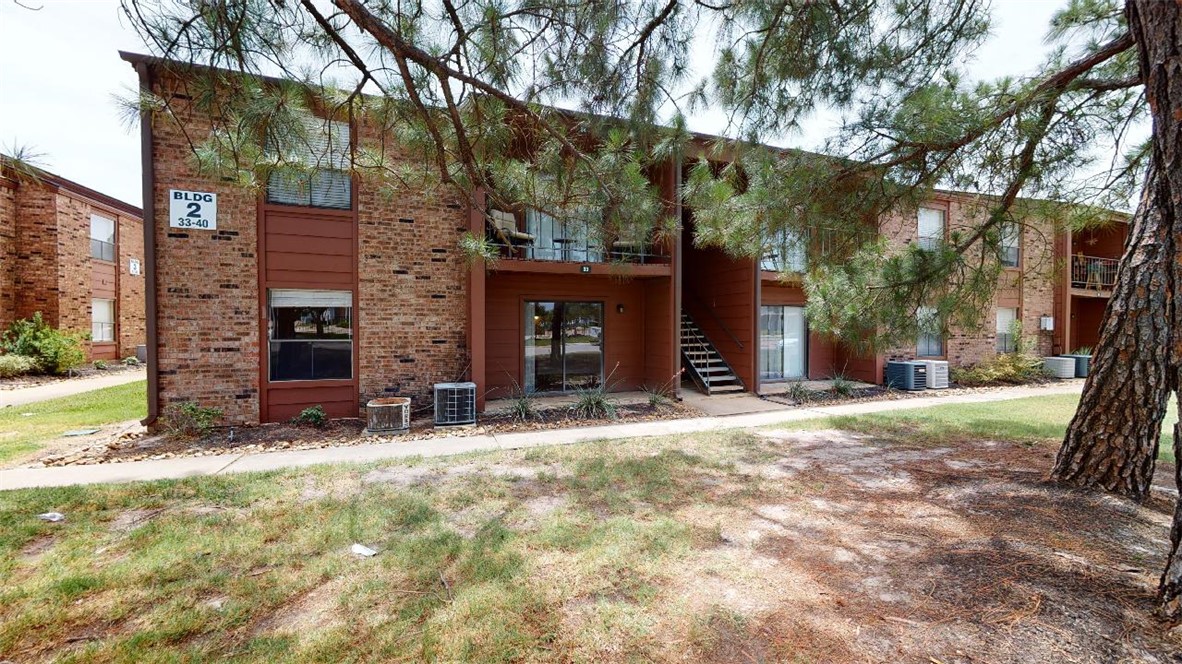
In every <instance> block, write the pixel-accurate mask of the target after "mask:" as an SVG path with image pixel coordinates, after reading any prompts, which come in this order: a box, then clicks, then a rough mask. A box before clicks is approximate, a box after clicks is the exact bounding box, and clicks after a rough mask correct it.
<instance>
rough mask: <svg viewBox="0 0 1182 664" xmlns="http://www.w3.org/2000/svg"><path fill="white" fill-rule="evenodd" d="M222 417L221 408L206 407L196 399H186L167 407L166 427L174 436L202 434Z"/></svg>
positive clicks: (165, 414)
mask: <svg viewBox="0 0 1182 664" xmlns="http://www.w3.org/2000/svg"><path fill="white" fill-rule="evenodd" d="M220 419H222V409H221V408H204V407H202V406H201V405H200V404H198V403H197V402H195V401H186V402H184V403H178V404H173V405H171V406H169V407H168V408H167V409H165V412H164V427H165V429H166V430H167V431H168V432H169V433H171V434H173V435H174V436H186V437H190V436H201V435H204V434H206V433H208V432H209V430H210V429H212V428H213V425H214V424H216V423H217V422H218V420H220Z"/></svg>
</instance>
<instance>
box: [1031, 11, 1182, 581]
mask: <svg viewBox="0 0 1182 664" xmlns="http://www.w3.org/2000/svg"><path fill="white" fill-rule="evenodd" d="M1125 14H1126V17H1127V18H1128V23H1129V32H1130V33H1131V34H1132V35H1133V39H1134V41H1135V42H1136V45H1137V55H1138V58H1139V62H1140V71H1141V80H1142V81H1144V82H1145V96H1146V100H1147V101H1148V103H1149V108H1150V114H1151V116H1152V118H1153V151H1152V156H1151V159H1150V166H1149V172H1148V173H1147V175H1146V178H1145V189H1144V191H1143V192H1142V195H1141V201H1140V204H1139V205H1138V207H1137V212H1136V214H1135V215H1134V217H1133V222H1132V228H1131V230H1130V233H1129V239H1128V241H1127V243H1126V246H1125V253H1124V257H1123V258H1122V259H1121V263H1120V268H1119V270H1118V272H1117V281H1116V287H1115V288H1114V290H1113V294H1112V297H1111V298H1110V299H1109V302H1108V307H1107V308H1106V309H1105V311H1104V319H1103V323H1102V325H1101V330H1100V338H1099V342H1098V344H1097V349H1096V352H1095V354H1094V355H1093V360H1094V364H1093V370H1092V372H1091V374H1090V375H1089V377H1088V379H1087V381H1086V382H1085V383H1084V392H1083V396H1082V397H1081V399H1080V404H1079V407H1078V409H1077V410H1076V413H1075V417H1073V418H1072V420H1071V424H1070V425H1069V426H1068V428H1067V435H1066V437H1065V438H1064V440H1063V445H1062V447H1061V448H1060V449H1059V454H1058V456H1057V457H1056V459H1055V467H1054V470H1053V471H1052V473H1051V477H1052V478H1053V479H1056V480H1059V481H1062V482H1066V483H1070V484H1074V485H1077V486H1094V487H1101V488H1104V489H1107V490H1109V491H1112V492H1115V493H1118V494H1122V495H1125V496H1128V497H1130V498H1133V499H1134V500H1143V499H1144V498H1145V497H1146V496H1148V495H1149V487H1150V483H1151V482H1152V480H1153V469H1154V464H1155V462H1156V458H1157V450H1158V442H1159V440H1160V436H1161V422H1162V418H1163V417H1164V415H1165V408H1166V403H1167V401H1168V400H1169V396H1170V393H1171V392H1172V391H1174V390H1175V389H1176V387H1177V382H1178V377H1177V372H1178V370H1177V368H1178V367H1180V366H1182V329H1180V328H1179V322H1180V321H1179V317H1178V316H1177V315H1176V312H1175V296H1176V286H1177V284H1178V283H1182V281H1180V278H1182V265H1180V264H1179V260H1180V259H1182V255H1179V253H1178V247H1179V246H1182V228H1180V227H1179V221H1180V212H1182V46H1180V44H1182V0H1167V1H1162V0H1129V1H1128V2H1127V3H1126V5H1125ZM1163 580H1164V577H1163ZM1163 582H1164V581H1163Z"/></svg>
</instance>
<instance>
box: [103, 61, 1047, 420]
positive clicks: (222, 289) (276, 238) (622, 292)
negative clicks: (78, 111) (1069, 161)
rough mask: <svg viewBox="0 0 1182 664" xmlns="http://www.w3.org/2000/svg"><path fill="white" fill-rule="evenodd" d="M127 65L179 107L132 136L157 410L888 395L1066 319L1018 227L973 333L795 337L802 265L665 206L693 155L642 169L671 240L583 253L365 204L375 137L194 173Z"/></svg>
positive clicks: (168, 70) (154, 75)
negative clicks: (797, 275) (885, 381)
mask: <svg viewBox="0 0 1182 664" xmlns="http://www.w3.org/2000/svg"><path fill="white" fill-rule="evenodd" d="M123 57H124V58H125V59H126V60H127V61H128V62H130V63H131V64H132V65H133V66H135V67H136V69H137V71H138V72H139V75H140V80H141V85H142V86H143V88H144V89H145V90H148V91H150V92H152V93H153V94H155V95H157V96H159V97H161V98H163V99H166V100H168V102H169V104H170V106H171V109H170V112H169V113H151V112H149V113H147V114H146V116H145V121H144V122H142V123H141V131H142V132H143V134H142V138H143V150H144V154H143V158H144V175H145V199H144V201H145V210H146V212H147V216H148V218H149V219H151V220H152V223H151V227H150V232H148V233H147V235H146V236H145V241H146V242H147V245H146V247H147V251H146V256H147V267H148V278H149V283H151V284H154V288H151V289H149V292H148V299H147V302H148V329H149V334H148V336H149V339H151V340H153V341H150V342H149V358H150V363H151V364H152V366H153V367H154V370H153V371H150V372H149V391H150V396H149V419H152V418H154V417H155V416H156V415H157V414H159V413H160V412H162V410H163V409H164V408H166V407H168V406H169V405H171V404H176V403H180V402H184V401H196V402H199V403H201V404H202V405H206V406H214V407H218V408H221V409H222V410H223V411H224V413H225V416H226V419H227V421H229V422H233V423H252V422H259V421H275V420H283V419H286V418H289V417H291V416H292V415H294V414H296V413H297V412H299V410H300V409H302V408H305V407H307V406H311V405H317V404H319V405H322V406H324V408H325V409H326V411H328V412H329V414H331V415H333V416H355V415H357V414H358V413H359V410H360V408H361V407H362V406H363V405H364V403H365V402H366V401H367V400H368V399H370V398H373V397H377V396H383V395H393V394H398V395H403V396H411V397H412V398H414V399H415V400H416V403H417V404H423V403H427V402H428V401H427V399H426V398H427V397H428V396H429V394H430V390H431V387H432V385H433V384H434V383H438V382H448V381H454V380H461V379H462V380H471V381H473V382H475V383H476V385H477V393H478V400H479V403H480V404H481V405H482V404H483V402H484V399H485V398H486V397H497V396H506V395H508V394H510V393H511V392H512V391H513V390H515V389H518V388H520V389H524V390H528V391H538V392H553V391H570V390H575V389H580V388H584V387H588V386H593V385H601V384H605V383H606V384H607V385H609V386H610V387H611V388H612V389H618V390H630V389H637V388H639V387H642V386H643V387H648V388H651V389H671V390H674V391H676V390H678V389H680V380H681V378H682V367H683V366H686V367H689V371H688V374H689V375H691V376H693V378H694V379H695V380H696V381H698V384H699V385H700V386H702V387H703V389H706V390H707V391H710V392H713V391H735V390H744V391H750V392H756V393H758V392H771V391H782V390H783V389H784V387H785V386H784V383H785V382H786V381H792V380H800V379H806V378H808V379H820V378H828V377H831V376H833V375H834V374H836V373H842V374H844V375H847V376H849V377H851V378H857V379H861V380H865V381H870V382H881V380H882V370H883V364H884V361H885V359H886V358H887V357H889V356H893V355H898V356H900V357H904V356H905V357H915V356H916V355H920V356H925V357H934V358H946V359H947V360H948V361H949V362H950V363H952V364H954V365H961V364H971V363H975V362H979V361H981V360H984V359H986V358H989V357H992V356H993V355H994V354H996V353H997V352H998V350H999V349H1001V350H1005V349H1007V348H1008V347H1010V345H1011V343H1012V340H1009V339H1007V337H1006V335H1007V333H1008V330H1009V327H1008V321H1009V320H1011V319H1019V320H1021V321H1022V324H1023V330H1024V332H1025V333H1026V334H1028V335H1030V336H1034V337H1035V338H1036V339H1037V344H1038V350H1039V351H1040V352H1044V353H1049V352H1050V350H1051V349H1052V343H1053V341H1052V336H1051V334H1050V333H1049V332H1045V333H1044V332H1040V331H1039V327H1040V319H1042V318H1043V317H1046V316H1056V315H1060V314H1058V312H1059V309H1058V308H1057V302H1058V300H1057V297H1058V296H1057V295H1056V293H1057V286H1056V284H1057V281H1056V280H1057V279H1060V278H1061V277H1062V275H1061V270H1057V268H1056V265H1057V263H1058V262H1059V260H1058V259H1059V258H1061V257H1059V256H1057V255H1056V254H1055V251H1056V246H1055V245H1054V242H1053V238H1054V229H1053V228H1052V225H1051V224H1050V222H1043V221H1038V220H1034V221H1026V222H1024V223H1023V224H1022V225H1021V232H1016V233H1012V234H1011V235H1009V236H1007V242H1006V249H1005V252H1006V258H1007V261H1010V262H1012V263H1013V266H1012V267H1011V268H1007V269H1006V270H1005V271H1004V274H1003V275H1002V277H1001V279H1002V283H1001V284H1000V285H999V289H998V292H997V295H996V298H995V306H994V307H993V309H992V310H991V311H990V312H987V314H986V316H985V318H986V325H985V329H984V330H982V331H980V332H974V333H959V332H954V333H953V334H951V335H949V336H948V338H936V337H924V338H921V339H918V340H917V343H916V344H915V345H913V346H909V347H907V348H900V349H897V350H896V351H895V352H894V353H886V354H880V355H878V356H866V355H859V354H857V353H855V352H853V351H851V350H849V349H847V348H845V347H843V346H842V344H840V343H838V342H836V341H834V340H832V339H828V338H825V337H823V336H821V335H819V334H816V333H812V332H810V331H809V330H808V325H807V321H806V320H805V318H804V314H803V306H804V304H805V294H804V292H803V291H802V289H801V288H800V284H799V282H798V281H793V280H792V279H788V280H785V279H784V278H783V274H784V273H785V271H788V272H791V271H793V270H797V271H799V270H800V269H802V268H803V267H805V265H804V260H805V257H804V256H803V255H797V253H796V251H795V250H794V249H792V247H791V246H789V245H792V244H793V242H790V241H789V240H790V239H789V238H782V239H781V241H780V242H779V243H778V246H779V250H778V251H777V252H775V255H769V256H767V257H764V259H763V260H754V259H736V258H733V257H729V256H726V255H725V254H724V253H723V252H721V251H719V250H717V249H712V248H698V247H693V246H692V242H691V241H690V238H691V237H692V232H693V214H692V210H689V209H688V208H687V207H686V206H683V205H682V204H681V203H680V201H679V196H678V195H677V192H678V191H679V190H680V183H681V181H682V178H683V176H684V169H685V168H686V167H687V164H688V160H687V161H686V162H684V163H676V162H672V161H671V162H669V163H666V164H664V165H662V166H661V167H659V168H654V169H653V170H652V172H651V173H650V174H649V177H650V178H651V180H652V182H653V183H654V184H655V185H656V186H657V187H658V189H659V191H660V192H661V196H662V199H663V200H665V201H668V203H667V204H668V205H669V206H670V207H669V210H668V212H669V213H670V214H673V215H676V216H677V217H678V218H680V219H681V220H682V222H683V223H682V226H683V230H682V233H681V235H680V236H678V237H672V238H663V239H658V238H656V237H649V238H623V237H615V238H608V239H607V240H605V241H602V242H598V243H597V242H594V241H592V240H591V239H590V235H589V234H588V233H587V232H586V230H585V229H580V227H579V225H578V224H577V223H574V222H573V221H572V220H558V219H553V218H550V217H548V216H546V215H545V214H542V213H540V212H537V211H534V210H528V209H517V210H493V209H485V208H486V206H485V205H483V204H481V205H475V206H473V205H470V204H469V203H468V202H467V201H460V200H452V199H450V198H448V197H447V196H441V195H439V194H436V193H431V192H426V191H410V190H404V191H400V192H397V193H395V194H394V195H390V194H389V192H378V191H376V190H375V189H374V188H373V186H372V185H371V183H367V182H365V181H364V180H361V179H359V178H357V177H356V176H350V175H348V173H347V167H348V164H347V162H346V161H345V158H344V157H343V155H345V154H347V153H348V152H349V149H350V148H351V147H353V144H354V143H356V144H357V145H356V147H358V148H365V147H367V146H369V145H372V144H373V143H374V142H376V141H378V140H379V138H380V137H379V136H378V134H377V133H376V131H375V130H374V129H373V128H371V127H368V126H364V125H362V126H358V127H355V128H350V127H349V125H348V123H347V122H331V123H330V122H327V121H325V120H322V119H321V120H318V121H317V122H316V128H317V131H319V132H322V134H323V135H322V136H321V137H320V138H319V139H317V140H318V141H321V142H322V143H323V146H322V148H318V149H322V150H323V153H322V154H319V155H318V156H317V159H316V167H315V168H316V170H315V171H314V172H313V173H312V174H311V175H308V174H305V175H302V176H299V178H295V180H298V181H293V179H292V178H286V179H285V178H282V177H275V176H273V177H272V180H271V181H270V182H268V183H267V186H266V187H265V188H264V190H263V191H262V192H254V191H249V190H246V189H244V188H241V187H239V186H237V185H235V184H232V183H227V182H223V181H221V180H217V179H213V178H208V177H203V176H201V175H199V174H198V173H197V171H196V169H195V167H194V166H193V163H192V160H191V156H190V149H189V145H190V141H194V142H199V141H201V140H203V139H204V138H205V137H206V136H207V135H208V134H209V132H210V130H211V127H212V123H211V121H210V119H209V118H208V117H203V116H202V115H201V114H200V113H198V112H197V111H196V109H195V107H194V106H193V105H192V102H191V100H190V98H189V96H188V95H186V94H185V91H184V90H183V89H182V88H181V83H180V79H178V78H177V76H176V75H175V70H173V69H172V67H173V66H175V65H174V64H173V63H168V62H166V61H162V60H159V59H156V58H151V57H147V56H140V55H134V54H123ZM182 66H183V65H182ZM703 145H705V141H703V142H702V145H698V146H697V147H702V146H703ZM334 146H335V147H334ZM338 159H339V160H340V161H339V162H338V161H337V160H338ZM301 178H302V179H301ZM185 192H190V193H185ZM189 195H194V196H210V195H216V206H217V214H216V228H214V227H213V226H214V224H212V223H211V224H209V225H208V226H207V227H202V226H200V225H197V226H193V225H186V224H185V223H183V222H184V219H178V218H176V217H173V216H172V213H171V211H170V208H171V203H172V202H173V201H174V200H183V198H182V197H184V196H189ZM210 197H212V196H210ZM980 200H981V199H979V198H974V197H973V196H970V195H967V194H960V193H952V192H940V193H938V194H937V195H936V197H935V198H934V199H933V200H932V201H930V202H929V203H927V204H925V205H924V206H922V208H921V209H920V210H919V211H918V212H912V213H910V214H907V215H904V214H899V215H893V216H891V217H889V218H887V219H884V220H882V221H881V223H880V224H879V227H878V228H877V229H873V228H869V227H868V229H867V232H868V233H873V232H879V233H883V234H885V235H886V236H887V237H888V238H890V240H891V242H892V243H893V244H894V245H895V246H898V247H902V246H905V245H906V244H907V243H910V242H920V243H921V244H922V243H925V242H936V241H939V240H943V239H944V237H946V235H947V233H948V232H949V230H950V229H951V228H955V227H957V226H960V225H964V224H966V223H967V220H968V219H969V218H970V216H971V215H972V214H975V213H976V212H975V205H976V204H975V202H974V201H980ZM177 209H179V208H177ZM468 232H471V233H474V234H478V235H482V236H484V237H486V238H487V239H488V240H489V241H490V242H492V243H493V244H494V245H496V246H498V247H499V250H500V259H499V260H498V261H497V262H496V264H494V265H492V266H489V267H488V269H486V266H485V265H483V264H482V263H479V262H478V263H477V264H475V265H468V264H467V263H466V262H465V260H464V257H463V256H462V255H461V254H460V251H459V240H460V238H461V236H462V235H463V234H464V233H468ZM833 241H834V238H814V239H810V240H809V242H821V243H823V244H824V243H830V242H833ZM773 244H776V243H773ZM824 246H828V245H824ZM786 268H787V269H786ZM620 277H625V278H620ZM695 358H697V359H695ZM698 362H700V365H699V364H695V363H698Z"/></svg>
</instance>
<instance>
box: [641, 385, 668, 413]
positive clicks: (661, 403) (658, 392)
mask: <svg viewBox="0 0 1182 664" xmlns="http://www.w3.org/2000/svg"><path fill="white" fill-rule="evenodd" d="M644 393H645V395H646V396H648V405H649V407H650V408H664V407H665V406H668V405H670V404H672V403H673V399H672V398H670V396H669V393H668V391H667V390H664V389H661V388H652V387H648V386H647V385H646V386H645V387H644Z"/></svg>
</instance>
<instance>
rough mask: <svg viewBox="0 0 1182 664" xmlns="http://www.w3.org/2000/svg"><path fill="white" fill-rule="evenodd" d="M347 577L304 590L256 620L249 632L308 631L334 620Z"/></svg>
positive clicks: (296, 632)
mask: <svg viewBox="0 0 1182 664" xmlns="http://www.w3.org/2000/svg"><path fill="white" fill-rule="evenodd" d="M349 583H350V579H349V578H348V577H345V576H339V577H336V578H333V579H329V580H328V581H325V582H324V583H322V584H320V585H318V586H316V587H314V588H312V589H310V590H308V591H307V592H305V593H304V594H302V595H300V596H298V597H296V598H295V599H293V600H292V601H290V602H288V603H287V604H285V605H283V606H281V607H279V609H278V610H276V611H275V612H274V613H272V614H271V615H269V616H267V617H266V618H264V619H263V620H261V621H259V622H258V623H257V624H256V625H255V626H254V630H253V631H252V634H253V635H255V636H258V635H262V634H296V635H299V634H308V633H311V632H313V631H315V630H317V629H320V628H323V627H325V626H327V625H329V624H332V623H333V622H335V621H336V620H337V619H338V618H340V617H341V616H339V615H338V613H339V609H340V600H341V597H342V596H343V594H344V591H345V590H346V589H347V588H348V586H349Z"/></svg>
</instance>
